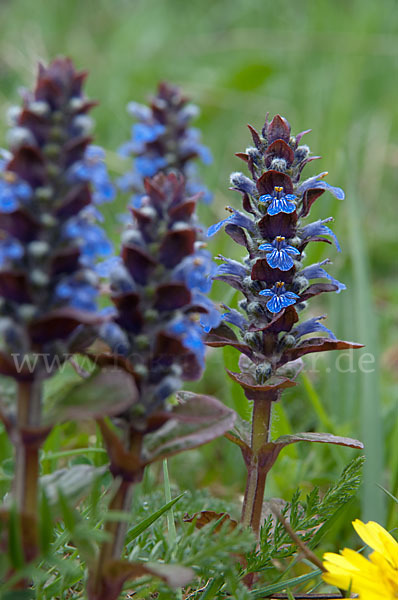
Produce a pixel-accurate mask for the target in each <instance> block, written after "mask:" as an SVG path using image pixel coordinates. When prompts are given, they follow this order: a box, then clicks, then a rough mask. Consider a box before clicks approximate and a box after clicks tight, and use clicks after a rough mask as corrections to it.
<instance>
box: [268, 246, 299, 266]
mask: <svg viewBox="0 0 398 600" xmlns="http://www.w3.org/2000/svg"><path fill="white" fill-rule="evenodd" d="M266 261H267V263H268V264H269V266H270V267H271V268H272V269H280V270H281V271H289V269H291V268H292V267H293V265H294V262H293V259H292V258H291V257H290V256H289V254H288V253H287V252H286V250H276V249H275V250H273V251H272V252H270V254H267V256H266Z"/></svg>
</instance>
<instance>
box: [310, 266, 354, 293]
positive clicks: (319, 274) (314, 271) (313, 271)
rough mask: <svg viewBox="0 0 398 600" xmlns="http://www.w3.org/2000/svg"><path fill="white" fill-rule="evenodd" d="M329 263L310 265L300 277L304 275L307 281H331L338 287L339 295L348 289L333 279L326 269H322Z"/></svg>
mask: <svg viewBox="0 0 398 600" xmlns="http://www.w3.org/2000/svg"><path fill="white" fill-rule="evenodd" d="M328 263H330V260H329V259H326V260H323V261H322V262H319V263H315V264H313V265H309V266H308V267H306V268H305V269H303V270H302V271H300V275H303V276H304V277H306V278H307V279H323V278H326V279H329V281H331V282H332V283H333V285H336V286H337V290H336V294H339V293H340V292H341V291H342V290H345V289H347V288H346V286H345V284H344V283H341V282H340V281H338V280H337V279H335V278H334V277H332V275H329V273H328V272H327V271H325V269H322V266H323V265H326V264H328Z"/></svg>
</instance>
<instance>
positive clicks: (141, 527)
mask: <svg viewBox="0 0 398 600" xmlns="http://www.w3.org/2000/svg"><path fill="white" fill-rule="evenodd" d="M184 493H185V492H183V493H182V494H180V495H179V496H177V497H176V498H174V500H171V501H170V502H167V504H164V505H163V506H162V508H160V509H159V510H157V511H156V512H154V513H153V514H152V515H150V516H149V517H147V518H146V519H144V520H143V521H141V523H138V525H136V526H135V527H133V528H132V529H130V531H129V532H128V534H127V543H130V542H132V541H133V540H135V538H137V537H138V536H139V535H141V533H142V532H143V531H145V529H148V527H150V526H151V525H152V523H154V522H155V521H157V520H158V519H159V518H160V517H161V516H162V515H164V513H165V512H167V511H168V510H169V509H170V508H171V507H172V506H174V504H176V502H178V501H179V500H180V499H181V498H182V497H183V495H184Z"/></svg>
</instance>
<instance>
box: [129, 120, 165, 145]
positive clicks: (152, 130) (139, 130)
mask: <svg viewBox="0 0 398 600" xmlns="http://www.w3.org/2000/svg"><path fill="white" fill-rule="evenodd" d="M165 131H166V127H165V126H164V125H161V124H160V123H154V124H153V125H149V124H147V123H135V124H134V125H133V127H132V139H133V141H134V142H145V143H146V142H155V141H156V140H157V139H158V137H159V136H161V135H163V134H164V132H165Z"/></svg>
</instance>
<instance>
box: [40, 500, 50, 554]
mask: <svg viewBox="0 0 398 600" xmlns="http://www.w3.org/2000/svg"><path fill="white" fill-rule="evenodd" d="M39 517H40V526H39V542H40V550H41V552H42V553H43V554H47V552H48V551H49V549H50V546H51V541H52V535H53V531H52V512H51V506H50V503H49V501H48V498H47V494H46V492H45V489H42V491H41V498H40V505H39Z"/></svg>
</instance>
